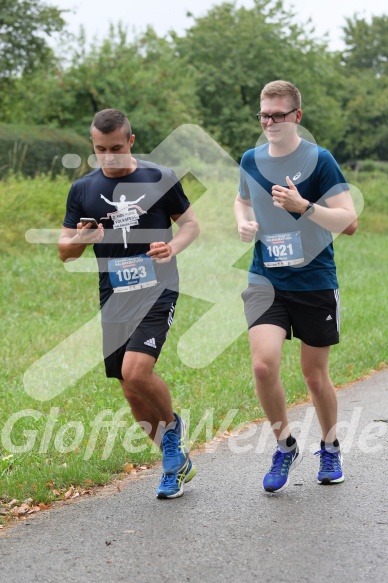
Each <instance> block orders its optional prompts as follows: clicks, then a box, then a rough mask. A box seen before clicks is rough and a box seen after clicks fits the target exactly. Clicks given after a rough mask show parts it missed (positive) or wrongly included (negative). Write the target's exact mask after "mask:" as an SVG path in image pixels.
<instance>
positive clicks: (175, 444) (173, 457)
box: [161, 413, 189, 475]
mask: <svg viewBox="0 0 388 583" xmlns="http://www.w3.org/2000/svg"><path fill="white" fill-rule="evenodd" d="M174 417H175V421H174V422H173V423H170V425H167V427H166V428H165V429H162V436H163V437H162V444H161V445H162V454H163V459H162V465H163V473H164V474H166V475H173V474H178V472H179V471H180V470H181V469H182V468H183V467H184V466H185V464H186V463H187V460H188V457H189V453H188V449H187V447H186V424H185V422H184V421H183V419H181V418H180V417H179V415H177V414H176V413H174Z"/></svg>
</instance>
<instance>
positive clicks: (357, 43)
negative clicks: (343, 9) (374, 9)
mask: <svg viewBox="0 0 388 583" xmlns="http://www.w3.org/2000/svg"><path fill="white" fill-rule="evenodd" d="M343 31H344V35H345V39H344V40H345V44H346V49H345V51H344V54H343V61H344V64H345V66H346V68H347V70H348V71H349V70H353V71H359V70H361V69H365V70H369V71H372V72H373V73H374V76H375V77H380V76H381V75H386V74H387V73H388V16H372V19H371V22H370V23H369V22H367V21H366V20H365V19H364V18H358V17H357V15H355V16H354V17H353V18H346V25H345V26H344V27H343Z"/></svg>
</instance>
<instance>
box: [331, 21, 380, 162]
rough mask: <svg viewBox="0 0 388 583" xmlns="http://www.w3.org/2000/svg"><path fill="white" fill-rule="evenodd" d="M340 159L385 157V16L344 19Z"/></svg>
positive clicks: (341, 66) (341, 67)
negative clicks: (343, 87)
mask: <svg viewBox="0 0 388 583" xmlns="http://www.w3.org/2000/svg"><path fill="white" fill-rule="evenodd" d="M343 30H344V33H345V43H346V48H345V50H344V52H343V55H342V62H341V65H340V69H341V74H342V77H343V79H344V80H345V81H346V86H345V90H344V92H343V97H342V111H343V117H342V119H343V127H344V129H345V133H344V136H343V140H342V141H341V143H340V144H339V147H338V150H339V152H340V157H341V158H342V159H348V160H355V159H366V158H371V159H379V160H388V132H387V118H388V17H387V16H373V17H372V19H371V22H367V21H366V20H365V19H360V18H358V17H357V16H354V17H353V18H347V19H346V25H345V27H344V29H343Z"/></svg>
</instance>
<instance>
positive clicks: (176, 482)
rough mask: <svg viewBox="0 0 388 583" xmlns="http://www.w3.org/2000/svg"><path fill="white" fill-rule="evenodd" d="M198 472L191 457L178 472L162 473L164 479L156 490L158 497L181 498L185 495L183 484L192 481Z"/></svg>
mask: <svg viewBox="0 0 388 583" xmlns="http://www.w3.org/2000/svg"><path fill="white" fill-rule="evenodd" d="M196 473H197V470H196V468H195V466H193V464H192V462H191V460H190V459H188V460H187V462H186V464H185V466H184V467H183V468H182V469H181V470H180V471H179V472H178V473H176V474H162V479H161V480H160V484H159V487H158V489H157V490H156V496H157V498H179V497H180V496H182V495H183V486H184V484H185V483H186V482H190V480H192V479H193V478H194V476H195V474H196Z"/></svg>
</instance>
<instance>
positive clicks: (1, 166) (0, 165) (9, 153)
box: [0, 124, 92, 179]
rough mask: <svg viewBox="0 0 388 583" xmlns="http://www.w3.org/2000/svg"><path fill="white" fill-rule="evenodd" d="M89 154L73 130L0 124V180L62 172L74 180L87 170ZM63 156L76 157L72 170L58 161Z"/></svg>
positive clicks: (90, 150)
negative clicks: (7, 177)
mask: <svg viewBox="0 0 388 583" xmlns="http://www.w3.org/2000/svg"><path fill="white" fill-rule="evenodd" d="M91 153H92V148H91V144H90V143H89V142H88V141H87V140H85V139H84V138H81V137H80V136H79V135H78V134H76V133H75V132H73V131H69V130H61V129H54V128H47V127H41V126H17V125H6V124H0V178H5V177H6V176H7V175H9V174H10V173H13V174H22V175H24V176H29V177H35V176H38V175H39V174H50V175H51V176H52V177H54V176H56V175H57V174H60V173H63V172H66V174H67V175H68V176H69V178H70V179H74V178H76V177H78V176H79V175H81V174H84V173H85V171H87V170H88V169H89V168H88V167H87V159H88V156H89V155H90V154H91ZM66 154H73V155H74V154H75V155H77V156H79V157H80V159H79V158H78V159H75V162H76V164H75V167H74V165H73V168H65V167H64V166H63V162H62V158H63V156H65V155H66ZM77 160H78V163H77ZM89 170H90V169H89Z"/></svg>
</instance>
